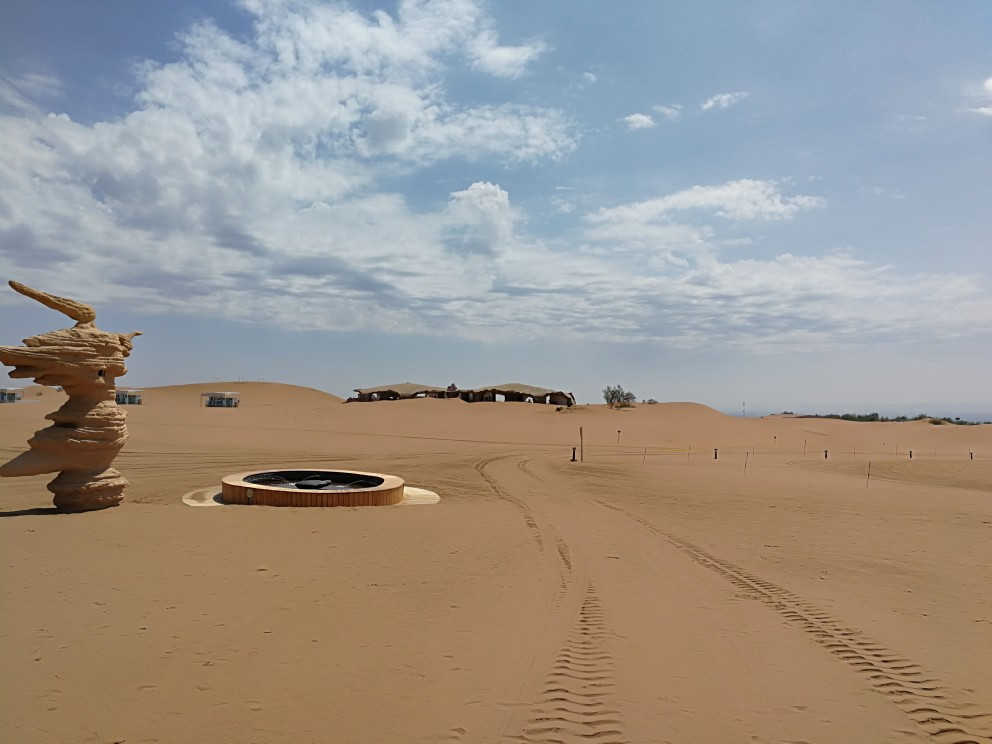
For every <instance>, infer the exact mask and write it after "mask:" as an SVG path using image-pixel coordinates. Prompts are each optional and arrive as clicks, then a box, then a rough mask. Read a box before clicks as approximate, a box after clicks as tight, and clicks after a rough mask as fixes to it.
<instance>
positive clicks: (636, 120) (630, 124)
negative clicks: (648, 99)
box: [622, 114, 657, 132]
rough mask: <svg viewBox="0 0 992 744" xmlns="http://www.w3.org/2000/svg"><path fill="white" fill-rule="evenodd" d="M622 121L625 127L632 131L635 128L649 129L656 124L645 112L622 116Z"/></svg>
mask: <svg viewBox="0 0 992 744" xmlns="http://www.w3.org/2000/svg"><path fill="white" fill-rule="evenodd" d="M622 121H623V122H624V123H625V124H626V125H627V129H629V130H630V131H632V132H633V131H634V130H637V129H650V128H651V127H654V126H657V124H655V121H654V119H652V118H651V117H650V116H648V115H647V114H631V115H630V116H625V117H623V119H622Z"/></svg>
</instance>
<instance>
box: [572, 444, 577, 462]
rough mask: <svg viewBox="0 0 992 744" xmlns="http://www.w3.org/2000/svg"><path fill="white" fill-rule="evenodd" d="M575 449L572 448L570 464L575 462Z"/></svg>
mask: <svg viewBox="0 0 992 744" xmlns="http://www.w3.org/2000/svg"><path fill="white" fill-rule="evenodd" d="M575 450H576V448H575V447H572V462H575Z"/></svg>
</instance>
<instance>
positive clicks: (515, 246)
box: [0, 0, 992, 347]
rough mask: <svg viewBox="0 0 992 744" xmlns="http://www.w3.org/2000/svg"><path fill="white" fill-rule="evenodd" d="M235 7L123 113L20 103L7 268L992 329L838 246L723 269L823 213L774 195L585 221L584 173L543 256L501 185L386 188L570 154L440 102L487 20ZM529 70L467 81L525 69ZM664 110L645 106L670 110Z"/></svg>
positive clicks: (11, 166) (111, 284) (618, 332)
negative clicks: (411, 191)
mask: <svg viewBox="0 0 992 744" xmlns="http://www.w3.org/2000/svg"><path fill="white" fill-rule="evenodd" d="M245 6H246V7H247V8H248V9H249V10H250V11H251V12H252V13H254V15H255V18H256V26H255V30H254V32H253V35H252V36H250V37H249V38H246V39H243V40H239V39H235V38H233V37H231V36H229V35H227V34H225V33H224V32H223V31H221V30H220V29H218V28H216V27H214V26H212V25H210V24H201V25H198V26H196V27H194V28H192V29H191V30H190V31H189V32H188V33H187V34H185V35H184V36H183V38H182V44H183V46H182V49H181V50H180V53H179V58H178V60H177V61H175V62H173V63H170V64H165V65H155V64H148V65H146V66H145V67H144V68H143V70H142V73H141V77H140V80H139V84H140V93H139V95H138V97H137V99H136V101H135V106H134V110H133V111H131V112H129V113H127V114H126V115H124V116H122V117H120V118H117V119H114V120H112V121H105V122H98V123H96V124H93V125H85V124H81V123H78V122H75V121H72V120H71V119H70V118H69V117H67V116H64V115H61V116H54V115H50V116H40V115H37V104H36V103H34V101H35V98H28V97H27V96H28V93H25V90H27V89H26V88H25V87H24V84H23V82H22V83H20V84H19V85H20V86H21V87H16V90H17V91H19V93H18V94H19V95H21V96H22V98H23V99H24V101H27V102H28V103H30V104H31V105H29V106H23V105H22V106H19V107H17V108H16V110H15V111H14V113H12V114H10V115H7V116H4V117H0V131H2V134H3V147H0V265H3V266H4V268H5V271H6V272H7V273H8V275H9V276H11V277H13V278H17V279H19V280H21V281H25V282H26V283H28V284H31V285H36V286H40V287H42V288H44V289H46V290H49V291H53V292H56V293H59V294H68V295H70V296H75V297H79V298H80V299H87V298H91V299H92V298H97V299H99V301H100V302H103V303H106V304H107V305H116V306H117V307H118V308H120V309H121V310H124V309H128V308H130V309H134V310H137V311H140V312H144V313H172V314H182V315H186V316H195V317H211V316H218V317H232V318H241V319H244V320H247V321H250V322H257V323H264V324H267V325H270V326H275V327H278V328H290V329H292V328H307V329H338V330H343V329H347V330H355V331H365V330H367V331H370V332H378V331H384V332H389V331H394V332H403V333H410V332H411V329H416V331H415V332H417V333H424V334H438V335H445V336H457V335H462V336H464V337H468V338H476V339H477V338H483V337H484V338H519V337H522V336H531V337H534V336H540V337H562V336H568V335H571V336H575V337H581V338H586V339H603V340H611V341H616V340H626V339H629V340H631V341H656V342H661V343H665V344H671V345H683V346H688V345H701V344H723V345H725V344H731V345H732V344H738V345H748V346H752V347H761V346H767V347H781V346H782V345H783V344H788V343H799V342H801V343H804V344H807V345H809V346H825V345H830V344H836V343H843V342H846V341H847V340H852V341H855V340H859V339H862V340H863V339H865V338H866V334H868V336H870V337H871V338H881V339H887V340H893V339H894V340H903V339H905V340H907V342H908V341H909V340H911V339H913V338H917V337H919V336H920V335H921V334H922V335H925V334H927V333H937V334H941V335H954V334H965V333H969V332H971V331H969V328H972V327H974V326H975V325H981V323H977V322H976V321H980V320H983V319H988V318H990V317H992V298H990V297H989V295H988V293H987V291H985V288H984V287H983V286H982V281H983V280H982V278H981V277H962V276H955V275H928V276H922V277H912V276H910V277H906V276H897V275H895V273H894V272H893V271H892V270H891V269H890V268H889V267H884V266H878V265H875V264H871V263H868V262H865V261H861V260H858V259H856V258H854V257H852V256H850V255H846V254H837V255H829V256H823V257H817V256H797V255H791V254H784V255H781V256H778V257H776V258H773V259H767V260H752V259H741V260H731V259H726V258H723V257H722V253H723V252H724V251H728V252H729V251H732V250H734V249H733V248H730V247H729V246H730V244H731V243H732V242H734V241H737V242H740V241H746V240H747V239H748V238H749V237H750V236H748V235H742V233H743V232H745V231H746V230H747V229H748V227H749V225H748V224H747V223H748V222H751V221H753V222H757V223H758V224H759V225H760V227H761V229H762V230H763V231H764V230H771V229H774V228H773V226H772V225H770V224H768V223H769V222H773V221H777V220H789V219H800V218H801V217H802V215H803V214H804V213H805V212H806V211H808V210H811V209H814V208H818V207H821V206H823V204H824V202H823V200H822V199H821V198H819V197H818V196H814V195H803V194H798V195H797V194H789V193H783V189H784V188H785V187H784V186H783V185H782V184H776V183H774V182H771V181H762V180H748V179H742V180H735V181H730V182H727V183H723V184H718V185H712V186H703V185H699V186H694V187H692V188H688V189H685V190H681V191H676V192H674V193H669V194H662V195H661V196H659V197H657V198H655V199H649V200H643V201H635V202H631V203H628V204H621V205H616V206H610V207H606V208H602V209H599V210H594V211H592V212H591V213H589V214H587V215H586V216H585V218H583V219H580V218H578V216H577V213H580V209H584V208H585V207H584V206H583V207H581V208H580V207H578V206H577V205H587V204H588V203H589V201H588V199H589V198H590V197H589V195H588V194H587V193H586V192H585V191H584V190H583V188H582V187H581V181H575V182H574V183H576V184H578V186H577V187H574V188H573V187H559V188H558V189H556V191H555V194H554V195H553V196H552V197H551V199H550V200H549V201H550V203H551V205H552V208H553V209H556V210H558V211H557V212H556V213H555V214H552V215H550V217H551V218H552V219H553V220H555V221H557V222H558V224H560V225H561V227H562V229H561V231H560V232H559V235H560V236H561V237H556V238H547V239H545V240H540V239H537V238H535V237H534V236H532V235H529V234H528V233H527V224H528V223H527V217H528V215H527V214H525V213H524V212H523V211H522V210H521V209H520V207H519V206H518V205H517V203H516V202H515V201H514V199H513V195H512V194H511V193H509V192H508V190H507V189H506V188H504V187H503V186H501V185H500V184H498V183H496V182H495V176H493V175H487V176H485V178H488V179H489V180H483V176H481V175H479V176H476V175H474V174H472V172H471V170H470V169H466V170H468V171H469V173H468V175H466V176H462V180H460V181H458V182H456V183H455V185H453V186H446V187H445V192H450V193H446V194H442V196H441V199H440V202H441V203H435V204H433V206H432V203H431V200H430V199H429V198H427V199H423V200H418V202H417V204H418V206H417V208H414V207H413V206H411V203H410V202H408V201H407V200H406V199H405V198H404V197H403V196H402V195H401V194H398V193H395V191H394V190H393V189H396V188H398V187H397V186H395V185H394V184H396V183H397V180H396V177H397V176H398V175H399V176H402V175H403V174H405V173H410V172H415V171H416V170H417V169H418V168H422V167H425V166H430V165H433V164H436V163H438V162H439V161H442V160H444V159H449V158H457V159H459V160H460V161H464V162H471V161H474V160H478V161H484V164H485V165H486V166H487V169H486V171H485V172H486V173H487V174H491V173H494V172H499V170H498V168H502V167H505V165H506V164H510V165H512V164H514V163H520V162H530V161H535V162H537V161H545V162H546V161H553V160H555V159H557V158H561V157H564V156H565V155H567V153H569V152H570V151H571V150H572V149H573V148H574V147H575V142H574V140H573V135H572V127H571V124H570V122H569V121H568V119H567V117H566V116H565V115H564V114H562V113H561V112H559V111H556V110H553V109H548V108H544V107H537V106H521V105H518V104H516V103H502V104H501V103H494V104H489V105H461V104H459V102H457V101H455V100H452V99H451V98H450V97H449V96H448V94H446V92H445V87H444V81H445V72H446V69H447V66H449V65H460V66H461V67H464V66H466V65H468V66H472V65H479V64H481V63H479V59H481V57H479V56H478V54H477V51H478V48H479V47H478V43H479V42H478V40H479V38H480V35H482V36H485V34H487V33H489V31H490V26H489V24H490V23H491V21H490V20H489V19H488V18H487V17H486V16H485V14H484V13H483V12H482V11H481V10H480V7H479V6H478V5H477V4H476V3H473V2H469V0H444V1H443V2H428V1H427V0H418V1H416V2H413V1H410V0H407V1H405V2H401V3H400V5H399V10H398V11H397V13H396V14H395V16H390V15H387V14H385V13H376V14H372V15H367V14H365V15H363V14H361V13H358V12H355V11H351V10H348V9H347V8H345V7H344V6H342V5H340V4H337V3H335V4H324V3H318V2H306V1H305V0H292V2H289V1H285V2H276V1H272V2H269V1H267V0H266V1H263V0H245ZM488 38H489V40H490V41H491V42H492V43H491V44H490V45H489V47H487V48H489V49H490V50H497V49H504V48H505V47H499V46H498V44H497V43H496V40H495V37H494V36H490V37H488ZM487 43H488V42H487ZM512 49H519V48H517V47H514V48H512ZM473 50H475V51H473ZM526 56H527V55H525V54H508V55H505V57H504V58H503V62H502V63H501V64H502V67H500V65H497V64H496V63H495V62H492V60H490V62H492V64H493V65H494V66H495V67H493V68H491V69H489V70H483V69H482V67H478V69H479V70H480V72H487V73H490V74H492V73H494V72H495V69H496V68H499V69H500V70H502V71H503V72H504V73H506V74H507V75H511V76H512V74H516V72H515V71H518V70H521V69H523V67H522V65H523V64H526V62H523V61H522V60H524V57H526ZM497 57H498V55H497ZM532 58H533V57H530V59H532ZM493 59H496V58H493ZM35 82H36V85H35V86H34V88H33V89H31V90H32V92H31V95H32V96H41V95H42V94H44V91H45V85H44V84H42V83H40V82H39V81H35ZM48 90H49V91H52V90H57V88H54V87H52V86H49V89H48ZM716 105H717V104H714V106H716ZM664 108H666V107H656V108H654V109H653V111H654V112H655V113H656V114H658V115H659V116H665V117H666V118H669V119H670V118H671V115H667V114H666V113H665V111H663V110H661V109H664ZM667 108H672V109H675V110H680V109H678V107H667ZM634 116H641V117H644V119H645V120H648V121H650V122H652V123H653V122H654V119H653V118H652V117H651V116H649V115H646V114H639V115H634ZM630 118H631V117H627V118H626V119H625V120H624V121H625V122H626V123H627V124H628V126H630V125H631V121H630ZM636 121H637V120H636V119H635V122H636ZM489 166H494V167H489ZM430 174H431V178H434V176H435V172H434V171H431V172H430ZM445 195H446V197H447V198H446V199H445V198H444V197H445ZM570 214H571V215H576V216H574V217H570V216H569V215H570ZM731 221H733V224H731ZM755 240H757V241H760V236H756V237H755ZM797 252H798V249H797ZM8 294H9V293H8ZM920 297H926V298H927V302H920ZM12 301H13V300H11V299H10V298H9V297H8V296H7V295H5V294H3V293H0V304H3V305H5V306H9V305H10V304H11V302H12ZM866 318H870V322H866ZM988 325H989V324H987V323H986V324H985V326H986V327H987V326H988Z"/></svg>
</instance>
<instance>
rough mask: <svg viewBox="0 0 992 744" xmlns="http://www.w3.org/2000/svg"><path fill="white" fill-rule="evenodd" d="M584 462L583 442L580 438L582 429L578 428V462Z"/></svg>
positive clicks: (584, 448)
mask: <svg viewBox="0 0 992 744" xmlns="http://www.w3.org/2000/svg"><path fill="white" fill-rule="evenodd" d="M585 461H586V447H585V440H584V439H583V437H582V427H581V426H580V427H579V462H585Z"/></svg>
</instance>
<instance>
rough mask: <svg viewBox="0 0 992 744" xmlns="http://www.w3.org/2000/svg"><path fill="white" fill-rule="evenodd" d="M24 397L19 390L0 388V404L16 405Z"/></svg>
mask: <svg viewBox="0 0 992 744" xmlns="http://www.w3.org/2000/svg"><path fill="white" fill-rule="evenodd" d="M23 397H24V390H23V389H21V388H0V403H16V402H17V401H19V400H20V399H21V398H23Z"/></svg>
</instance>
